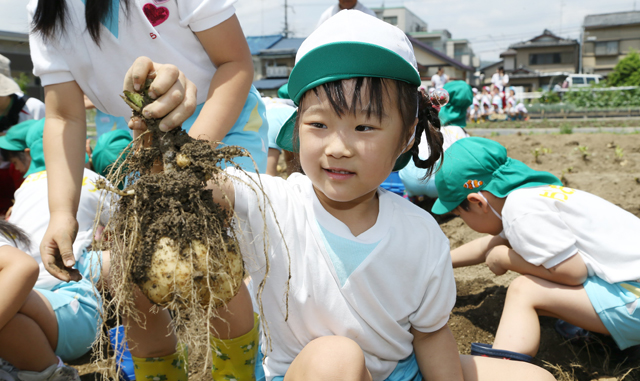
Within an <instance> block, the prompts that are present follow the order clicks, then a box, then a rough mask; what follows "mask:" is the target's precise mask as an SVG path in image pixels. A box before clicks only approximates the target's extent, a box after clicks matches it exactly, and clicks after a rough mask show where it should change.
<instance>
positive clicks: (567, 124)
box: [467, 118, 640, 131]
mask: <svg viewBox="0 0 640 381" xmlns="http://www.w3.org/2000/svg"><path fill="white" fill-rule="evenodd" d="M579 127H595V128H598V127H637V128H638V131H640V118H611V119H586V118H585V119H531V120H528V121H519V120H514V121H498V122H496V121H493V122H492V121H486V122H482V123H469V124H468V125H467V130H468V131H473V129H474V128H496V129H499V128H522V129H523V130H526V129H527V128H579Z"/></svg>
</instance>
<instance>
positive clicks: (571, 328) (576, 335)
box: [555, 319, 591, 341]
mask: <svg viewBox="0 0 640 381" xmlns="http://www.w3.org/2000/svg"><path fill="white" fill-rule="evenodd" d="M555 328H556V332H558V333H559V334H560V336H562V337H563V338H564V339H565V340H568V341H588V340H590V339H591V335H590V334H589V331H587V330H586V329H584V328H580V327H578V326H576V325H573V324H571V323H567V322H566V321H564V320H561V319H558V321H556V324H555Z"/></svg>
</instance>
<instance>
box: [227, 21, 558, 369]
mask: <svg viewBox="0 0 640 381" xmlns="http://www.w3.org/2000/svg"><path fill="white" fill-rule="evenodd" d="M367 57H375V59H368V58H367ZM353 73H358V74H353ZM419 85H420V78H419V75H418V71H417V64H416V61H415V58H414V55H413V49H412V47H411V43H410V42H409V41H408V40H407V37H406V36H405V34H404V33H403V32H402V31H401V30H400V29H398V28H396V27H394V26H391V25H389V24H387V23H385V22H383V21H381V20H378V19H376V18H373V17H370V16H367V15H364V14H361V13H359V12H341V13H338V14H337V15H336V16H334V17H333V18H331V19H329V20H328V21H326V22H325V23H324V24H323V25H321V26H320V27H319V28H318V29H317V30H316V31H315V32H313V33H312V34H311V35H310V36H309V37H308V38H307V39H306V40H305V41H304V43H303V44H302V45H301V46H300V49H299V50H298V54H297V57H296V65H295V67H294V69H293V71H292V72H291V77H290V81H289V86H288V91H289V95H290V96H291V99H292V100H293V101H294V102H295V103H296V104H297V105H298V106H299V109H298V112H297V113H296V114H294V116H292V118H290V120H289V122H288V123H286V124H285V125H284V126H283V128H282V130H281V132H280V134H279V136H278V140H277V142H278V145H279V146H280V147H282V148H283V149H286V150H289V151H293V152H299V155H300V164H301V166H302V169H303V171H304V173H305V175H303V174H293V175H291V176H290V177H289V178H288V179H287V180H283V179H281V178H278V177H270V176H257V175H249V174H244V173H241V172H238V171H233V170H229V173H230V174H231V175H232V176H235V177H237V178H238V179H236V180H234V181H227V182H225V183H224V185H223V189H222V191H220V190H217V188H215V187H214V198H216V200H218V201H219V202H221V203H223V204H228V205H231V206H233V208H234V209H235V213H236V215H237V217H238V221H239V223H240V226H241V228H242V229H241V231H243V232H244V234H245V235H244V237H243V238H244V239H242V240H241V242H243V244H244V246H245V247H244V249H243V251H242V252H243V254H245V263H246V266H247V270H248V271H249V273H250V275H251V277H252V279H253V281H254V282H253V283H254V285H255V286H257V285H259V284H260V283H261V281H262V280H263V279H265V276H268V279H266V283H265V289H264V293H263V294H262V303H263V308H264V314H263V315H262V316H261V318H262V319H265V321H266V322H267V323H268V327H269V330H268V332H269V336H267V335H266V332H263V339H262V346H261V354H264V355H265V356H266V360H265V363H264V371H265V375H266V378H267V380H268V381H282V380H283V379H284V378H285V377H286V379H287V380H329V379H340V380H420V379H422V376H424V377H425V378H427V379H429V380H461V379H462V377H463V373H462V372H463V370H462V367H461V365H460V357H459V355H458V351H457V347H456V344H455V341H454V339H453V336H452V335H451V332H450V330H449V328H448V326H447V320H448V317H449V314H450V311H451V308H452V307H453V304H454V301H455V284H454V279H453V273H452V269H451V264H450V259H449V255H448V242H447V239H446V238H445V237H444V235H443V234H442V232H441V231H440V229H439V228H438V226H437V224H436V223H435V221H434V220H433V218H432V217H431V216H430V215H428V214H427V213H426V212H424V211H423V210H422V209H420V208H418V207H416V206H414V205H412V204H411V203H408V202H406V201H405V200H403V199H402V198H400V197H398V196H396V195H393V194H392V193H390V192H387V191H385V190H383V189H381V188H379V186H380V184H381V183H382V182H383V181H384V179H386V178H387V176H388V175H389V173H390V172H391V170H392V169H393V168H394V167H396V168H398V167H402V166H403V165H402V164H398V161H401V159H402V156H403V153H406V152H411V155H412V158H413V160H414V161H415V162H416V163H417V165H418V166H420V167H423V168H425V169H427V174H428V173H429V170H430V169H431V168H433V166H434V164H435V163H436V162H437V160H439V159H440V158H441V156H442V147H441V142H440V137H439V136H438V133H437V129H436V128H437V127H438V125H439V121H438V119H437V116H436V115H437V114H436V110H435V109H434V108H433V106H432V105H431V104H430V103H429V101H428V98H427V97H426V96H424V95H423V94H422V93H421V92H419V91H418V86H419ZM423 133H426V138H427V141H428V142H429V143H430V144H429V146H430V155H429V156H428V157H427V158H426V159H425V160H422V159H420V157H419V156H418V146H419V144H420V141H421V139H422V137H423ZM414 135H415V137H414ZM414 139H415V142H414ZM258 183H259V184H261V187H258V186H257V185H256V186H252V185H251V184H258ZM262 191H264V192H265V193H266V195H267V196H268V197H262V196H260V195H261V192H262ZM224 195H226V197H227V198H224V197H225V196H224ZM267 199H268V200H269V203H268V204H267V203H266V202H265V201H266V200H267ZM264 218H266V219H267V220H266V224H265V222H264ZM416 232H419V233H420V234H416ZM265 236H268V237H269V252H268V262H267V261H266V259H265V258H264V257H263V256H262V255H261V253H262V252H263V245H264V239H265ZM267 265H268V266H269V272H268V275H267V274H266V267H267ZM290 275H291V277H290ZM253 292H254V293H256V292H257V289H254V290H253ZM232 325H233V324H232ZM261 363H262V361H261V360H260V359H258V361H257V364H261ZM463 364H464V372H465V376H466V377H467V379H468V380H472V379H482V378H483V377H485V378H486V379H492V380H499V379H509V378H510V376H511V375H512V374H513V373H511V374H510V375H506V374H504V373H501V372H503V371H504V370H505V369H509V373H510V372H511V371H518V370H520V371H525V372H523V373H524V374H525V376H523V378H527V377H528V376H529V375H534V376H535V377H538V378H537V379H549V378H548V377H549V375H548V373H546V372H544V371H542V370H541V369H539V368H535V367H533V366H528V365H527V366H525V367H523V368H520V367H521V366H522V365H521V364H514V363H509V362H506V361H502V360H495V359H484V358H470V357H463ZM503 365H504V367H505V368H501V366H503ZM526 371H531V373H527V372H526ZM421 374H422V375H421ZM545 377H546V378H545ZM532 379H534V378H532Z"/></svg>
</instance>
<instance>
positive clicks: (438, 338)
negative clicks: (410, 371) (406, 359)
mask: <svg viewBox="0 0 640 381" xmlns="http://www.w3.org/2000/svg"><path fill="white" fill-rule="evenodd" d="M411 333H412V334H413V349H414V351H415V354H416V360H417V361H418V367H419V368H420V373H422V376H423V377H424V378H425V379H426V380H428V381H433V380H447V381H450V380H462V379H463V377H462V366H461V365H460V355H459V354H458V345H457V344H456V341H455V339H454V338H453V334H452V333H451V330H450V329H449V326H448V325H447V324H445V325H444V326H443V327H442V328H440V329H439V330H437V331H434V332H429V333H426V332H421V331H418V330H417V329H414V328H413V327H412V328H411Z"/></svg>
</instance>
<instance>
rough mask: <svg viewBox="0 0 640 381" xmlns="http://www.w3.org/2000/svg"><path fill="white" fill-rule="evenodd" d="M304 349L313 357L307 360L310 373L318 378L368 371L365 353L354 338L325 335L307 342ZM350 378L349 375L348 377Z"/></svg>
mask: <svg viewBox="0 0 640 381" xmlns="http://www.w3.org/2000/svg"><path fill="white" fill-rule="evenodd" d="M304 351H306V352H307V354H308V355H310V357H311V358H312V359H313V360H312V361H308V362H307V370H308V371H309V372H310V374H316V375H318V376H320V375H322V377H318V379H333V378H335V377H336V376H337V377H338V378H340V377H341V376H340V375H342V376H344V375H346V374H349V375H350V376H354V375H357V374H359V373H363V374H364V373H365V372H366V366H365V362H364V353H363V352H362V349H361V348H360V346H359V345H358V344H357V343H356V342H355V341H353V340H351V339H349V338H346V337H343V336H324V337H320V338H317V339H315V340H313V341H311V342H310V343H309V344H307V345H306V346H305V348H304ZM347 378H349V377H347Z"/></svg>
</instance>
